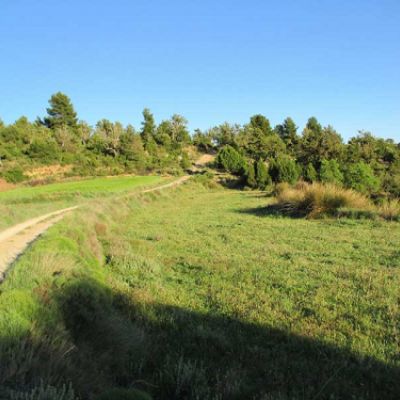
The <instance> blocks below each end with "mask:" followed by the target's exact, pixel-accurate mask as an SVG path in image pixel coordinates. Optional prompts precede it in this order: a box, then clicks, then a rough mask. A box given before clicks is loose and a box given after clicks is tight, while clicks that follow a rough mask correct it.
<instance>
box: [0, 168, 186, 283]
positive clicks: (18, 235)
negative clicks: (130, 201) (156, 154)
mask: <svg viewBox="0 0 400 400" xmlns="http://www.w3.org/2000/svg"><path fill="white" fill-rule="evenodd" d="M189 178H190V176H188V175H185V176H182V177H180V178H178V179H177V180H175V181H173V182H170V183H166V184H164V185H161V186H156V187H153V188H150V189H144V190H142V191H140V192H135V194H137V193H149V192H155V191H158V190H163V189H167V188H172V187H175V186H178V185H181V184H182V183H184V182H185V181H187V180H188V179H189ZM78 207H79V206H75V207H69V208H64V209H62V210H58V211H54V212H51V213H48V214H45V215H42V216H40V217H37V218H32V219H29V220H27V221H25V222H23V223H21V224H17V225H14V226H13V227H11V228H8V229H6V230H4V231H2V232H0V282H1V281H2V280H3V279H4V277H5V274H6V271H7V268H8V266H9V265H11V264H12V263H13V262H14V261H15V260H16V259H17V258H18V257H19V256H20V255H21V254H22V253H23V252H24V250H25V249H26V248H27V247H28V245H29V244H30V243H32V242H33V241H34V240H36V239H37V238H38V237H39V236H40V235H41V234H42V233H44V232H45V231H46V230H47V229H49V228H50V227H51V226H53V225H54V224H55V223H56V222H58V221H60V220H61V219H62V218H63V217H64V216H65V215H66V214H68V213H69V212H71V211H73V210H75V209H77V208H78Z"/></svg>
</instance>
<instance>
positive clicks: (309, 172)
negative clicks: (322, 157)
mask: <svg viewBox="0 0 400 400" xmlns="http://www.w3.org/2000/svg"><path fill="white" fill-rule="evenodd" d="M303 177H304V180H305V181H306V182H310V183H312V182H316V181H317V180H318V173H317V171H316V169H315V168H314V165H312V163H308V164H307V166H306V167H305V168H304V172H303Z"/></svg>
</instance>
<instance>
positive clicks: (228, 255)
mask: <svg viewBox="0 0 400 400" xmlns="http://www.w3.org/2000/svg"><path fill="white" fill-rule="evenodd" d="M268 201H269V200H268V199H267V198H266V197H265V195H263V194H261V193H254V192H241V191H234V190H222V189H212V190H211V189H206V188H204V187H202V186H200V185H199V184H188V185H185V186H184V187H182V188H180V189H176V190H173V191H168V192H164V193H151V194H146V195H138V196H136V197H133V198H130V199H129V200H128V201H126V200H118V201H117V202H115V201H112V200H103V201H101V202H100V201H97V200H94V201H93V202H92V203H91V205H90V207H84V208H83V209H80V210H79V211H78V212H76V213H74V214H73V215H71V216H69V217H67V218H66V219H65V220H64V221H63V223H61V224H59V225H58V226H55V227H53V228H52V229H51V230H50V231H49V232H47V233H46V234H45V235H44V237H43V238H42V239H41V240H40V241H39V242H37V243H35V244H34V245H33V246H32V248H31V249H30V250H29V251H28V252H27V253H26V254H25V255H24V256H23V257H22V258H21V259H20V260H19V262H18V263H16V265H15V266H14V268H13V269H12V271H11V272H10V274H9V276H8V278H7V280H6V281H5V282H4V283H3V285H2V286H1V295H0V335H1V337H0V357H1V363H0V386H1V387H2V388H3V391H4V392H5V391H6V390H9V389H18V390H19V391H24V390H26V391H27V390H29V389H30V388H31V386H32V385H39V384H40V381H41V380H42V382H44V383H45V384H46V385H53V386H56V387H61V386H62V384H69V383H71V385H72V388H73V389H74V391H75V393H76V394H79V395H80V396H81V398H82V399H97V398H100V397H98V396H99V394H100V393H103V394H104V393H107V391H108V390H109V389H110V388H112V387H124V388H136V389H139V390H142V391H144V392H147V393H149V394H151V396H152V397H153V398H154V399H215V400H216V399H260V400H261V399H263V400H267V399H270V400H272V399H279V400H289V399H290V400H295V399H398V398H399V393H400V359H399V350H400V332H399V328H400V326H399V321H400V310H399V307H400V303H399V286H400V251H399V244H400V224H399V223H397V222H384V221H370V220H352V219H324V220H304V219H293V218H289V217H282V216H277V215H269V214H267V213H266V212H265V206H266V204H267V203H268ZM104 396H105V397H102V398H103V399H111V398H113V397H112V396H111V395H110V396H109V397H107V396H106V395H104ZM135 396H136V397H132V398H135V399H139V398H140V397H139V395H135ZM0 398H1V396H0ZM143 398H144V397H143Z"/></svg>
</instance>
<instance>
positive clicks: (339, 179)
mask: <svg viewBox="0 0 400 400" xmlns="http://www.w3.org/2000/svg"><path fill="white" fill-rule="evenodd" d="M319 177H320V180H321V182H324V183H333V184H335V185H341V184H342V183H343V174H342V172H341V171H340V167H339V163H338V162H337V161H336V160H322V162H321V169H320V171H319Z"/></svg>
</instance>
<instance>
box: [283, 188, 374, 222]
mask: <svg viewBox="0 0 400 400" xmlns="http://www.w3.org/2000/svg"><path fill="white" fill-rule="evenodd" d="M277 205H278V207H279V208H280V210H281V211H283V212H285V213H288V214H293V215H303V216H307V217H317V216H321V215H324V214H327V215H333V214H335V213H336V212H337V211H338V210H339V209H340V208H349V209H357V210H371V209H372V205H371V203H370V202H369V200H368V199H367V198H366V197H365V196H363V195H362V194H360V193H357V192H355V191H354V190H351V189H343V188H340V187H338V186H335V185H332V184H327V185H323V184H320V183H313V184H308V183H306V182H301V183H299V184H298V185H297V186H296V187H294V188H292V187H289V186H287V187H283V188H281V189H280V191H279V192H278V193H277Z"/></svg>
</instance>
